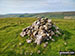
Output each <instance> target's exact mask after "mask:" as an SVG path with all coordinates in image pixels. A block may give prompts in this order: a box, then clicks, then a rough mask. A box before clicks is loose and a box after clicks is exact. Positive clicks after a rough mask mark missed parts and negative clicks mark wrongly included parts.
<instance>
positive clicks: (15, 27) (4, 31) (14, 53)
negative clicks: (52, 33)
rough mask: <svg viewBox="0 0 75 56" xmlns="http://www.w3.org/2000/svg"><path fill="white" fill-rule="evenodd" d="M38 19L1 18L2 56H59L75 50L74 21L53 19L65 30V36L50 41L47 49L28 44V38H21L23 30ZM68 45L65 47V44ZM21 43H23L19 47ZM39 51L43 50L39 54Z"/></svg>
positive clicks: (0, 40)
mask: <svg viewBox="0 0 75 56" xmlns="http://www.w3.org/2000/svg"><path fill="white" fill-rule="evenodd" d="M35 20H36V18H1V19H0V56H10V55H11V56H25V53H26V56H30V53H31V52H33V54H32V56H59V51H74V50H75V45H74V44H75V20H74V19H68V20H67V19H52V21H53V22H54V23H55V24H56V25H57V26H58V27H59V28H60V29H62V30H63V32H64V35H63V36H60V37H56V41H55V42H52V41H49V44H48V46H47V48H44V47H43V44H44V43H42V44H41V45H38V46H36V45H35V44H33V43H31V44H27V43H26V38H28V36H26V37H24V38H22V37H20V32H21V31H22V29H23V28H25V27H27V26H29V25H31V24H32V23H33V22H34V21H35ZM65 42H66V43H67V45H65V44H64V43H65ZM19 43H22V45H21V46H19ZM37 50H41V53H40V54H37ZM69 56H70V55H69Z"/></svg>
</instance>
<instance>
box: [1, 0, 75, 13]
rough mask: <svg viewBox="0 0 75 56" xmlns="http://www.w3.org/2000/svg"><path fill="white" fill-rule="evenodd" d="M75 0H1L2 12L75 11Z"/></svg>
mask: <svg viewBox="0 0 75 56" xmlns="http://www.w3.org/2000/svg"><path fill="white" fill-rule="evenodd" d="M74 5H75V0H64V1H63V0H0V14H6V13H38V12H52V11H75V6H74Z"/></svg>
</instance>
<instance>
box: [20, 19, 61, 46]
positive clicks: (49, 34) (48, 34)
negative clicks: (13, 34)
mask: <svg viewBox="0 0 75 56" xmlns="http://www.w3.org/2000/svg"><path fill="white" fill-rule="evenodd" d="M27 35H28V36H30V38H29V39H26V41H27V43H31V42H32V41H33V42H34V43H36V44H37V45H39V44H41V43H42V41H45V40H52V41H55V39H53V36H56V37H58V36H59V35H61V32H60V31H59V28H58V27H57V26H56V25H55V24H53V23H52V21H51V19H48V18H38V20H37V21H35V22H34V23H33V24H32V25H31V26H28V27H27V28H25V29H23V30H22V32H21V33H20V36H21V37H24V36H27ZM46 44H48V43H46ZM46 44H45V45H44V47H46Z"/></svg>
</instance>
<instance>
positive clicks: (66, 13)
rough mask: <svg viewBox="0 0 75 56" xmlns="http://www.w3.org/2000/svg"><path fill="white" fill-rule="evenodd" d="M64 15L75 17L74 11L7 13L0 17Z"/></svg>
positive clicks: (54, 16)
mask: <svg viewBox="0 0 75 56" xmlns="http://www.w3.org/2000/svg"><path fill="white" fill-rule="evenodd" d="M65 16H67V17H71V18H75V12H45V13H34V14H28V13H26V14H7V15H0V18H3V17H5V18H6V17H48V18H56V19H58V18H59V19H60V18H61V19H63V18H64V17H65Z"/></svg>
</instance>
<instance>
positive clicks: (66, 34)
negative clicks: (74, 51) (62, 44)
mask: <svg viewBox="0 0 75 56" xmlns="http://www.w3.org/2000/svg"><path fill="white" fill-rule="evenodd" d="M60 32H61V33H62V35H60V36H58V37H56V36H53V38H54V39H55V41H56V42H57V41H58V40H59V39H63V40H64V41H67V40H68V39H70V38H71V36H72V33H70V32H68V31H66V30H63V31H62V30H60Z"/></svg>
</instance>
